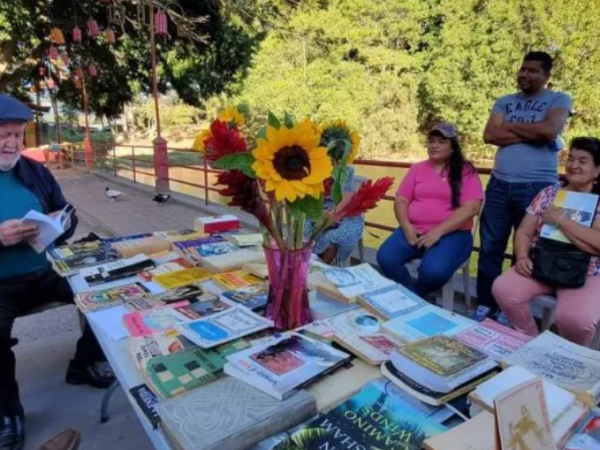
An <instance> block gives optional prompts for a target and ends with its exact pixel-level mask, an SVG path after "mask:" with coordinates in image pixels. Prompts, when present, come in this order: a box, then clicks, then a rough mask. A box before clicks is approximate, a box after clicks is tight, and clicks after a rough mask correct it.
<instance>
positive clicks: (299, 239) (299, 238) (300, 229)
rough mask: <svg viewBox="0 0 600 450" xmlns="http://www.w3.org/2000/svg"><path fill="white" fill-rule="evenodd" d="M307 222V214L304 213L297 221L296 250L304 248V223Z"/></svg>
mask: <svg viewBox="0 0 600 450" xmlns="http://www.w3.org/2000/svg"><path fill="white" fill-rule="evenodd" d="M305 222H306V214H304V213H302V214H301V215H300V218H299V219H298V221H297V222H296V250H300V249H302V244H303V243H304V224H305Z"/></svg>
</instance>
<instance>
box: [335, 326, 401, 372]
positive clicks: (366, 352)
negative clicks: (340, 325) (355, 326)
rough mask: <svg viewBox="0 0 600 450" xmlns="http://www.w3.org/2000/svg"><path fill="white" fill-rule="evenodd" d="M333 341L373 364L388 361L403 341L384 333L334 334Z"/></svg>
mask: <svg viewBox="0 0 600 450" xmlns="http://www.w3.org/2000/svg"><path fill="white" fill-rule="evenodd" d="M333 341H334V342H336V343H337V344H339V345H340V346H341V347H343V348H345V349H346V350H348V351H349V352H350V353H352V354H354V355H356V356H358V357H359V358H360V359H362V360H364V361H366V362H367V363H368V364H371V365H373V366H380V365H381V364H382V363H384V362H385V361H389V359H390V358H391V357H392V354H393V353H394V352H395V351H396V350H397V349H398V347H400V346H401V345H403V342H401V341H398V340H396V339H394V338H393V337H392V336H390V335H386V334H384V333H374V334H367V335H362V336H361V335H357V334H353V333H345V334H334V335H333Z"/></svg>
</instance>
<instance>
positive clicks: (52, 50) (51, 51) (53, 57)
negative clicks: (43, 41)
mask: <svg viewBox="0 0 600 450" xmlns="http://www.w3.org/2000/svg"><path fill="white" fill-rule="evenodd" d="M48 56H49V57H50V59H51V60H52V61H56V60H57V59H58V49H57V48H56V47H55V46H54V45H53V46H51V47H50V49H49V50H48Z"/></svg>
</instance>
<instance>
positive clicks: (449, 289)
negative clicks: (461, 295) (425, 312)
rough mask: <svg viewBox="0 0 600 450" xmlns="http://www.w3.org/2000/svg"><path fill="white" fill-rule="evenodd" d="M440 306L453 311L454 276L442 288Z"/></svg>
mask: <svg viewBox="0 0 600 450" xmlns="http://www.w3.org/2000/svg"><path fill="white" fill-rule="evenodd" d="M442 308H444V309H445V310H448V311H450V312H453V311H454V276H453V277H452V278H450V280H448V282H447V283H446V284H445V285H444V287H443V288H442Z"/></svg>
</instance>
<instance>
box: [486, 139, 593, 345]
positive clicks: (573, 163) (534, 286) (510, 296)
mask: <svg viewBox="0 0 600 450" xmlns="http://www.w3.org/2000/svg"><path fill="white" fill-rule="evenodd" d="M599 176H600V140H598V139H596V138H586V137H582V138H576V139H574V140H573V141H572V142H571V149H570V152H569V159H568V161H567V173H566V177H565V178H566V182H564V183H557V184H556V185H554V186H549V187H547V188H546V189H544V190H542V191H541V192H540V193H539V194H538V196H537V197H536V198H535V199H534V200H533V202H532V203H531V205H530V206H529V208H528V209H527V215H526V216H525V219H524V220H523V222H522V223H521V226H520V227H519V229H518V230H517V233H516V235H515V256H516V257H517V263H516V265H515V266H514V267H512V268H511V269H510V270H509V271H508V272H506V273H504V274H503V275H502V276H501V277H499V278H498V279H497V280H496V282H495V283H494V286H493V289H492V292H493V294H494V297H495V298H496V301H497V302H498V304H499V305H500V307H501V308H502V310H503V311H504V313H505V314H506V315H507V316H508V318H509V319H510V321H511V322H512V324H513V325H514V327H515V329H517V330H519V331H521V332H523V333H526V334H528V335H530V336H536V335H537V334H538V333H539V331H538V329H537V326H536V324H535V322H534V320H533V316H532V314H531V310H530V308H529V303H530V302H531V300H533V299H534V298H535V297H536V296H538V295H542V294H553V295H556V298H557V300H558V304H557V306H556V324H557V325H558V330H559V332H560V334H561V335H562V336H563V337H565V338H566V339H569V340H570V341H572V342H575V343H577V344H581V345H586V344H588V343H589V342H590V341H591V340H592V338H593V336H594V332H595V329H596V324H597V323H598V321H599V320H600V294H599V292H600V276H598V275H600V258H599V256H600V220H597V219H598V217H599V216H600V206H599V207H598V208H597V209H596V214H595V216H594V219H595V220H594V221H593V223H592V226H591V228H589V227H586V226H583V225H580V224H579V223H577V222H576V221H573V220H571V219H570V218H568V217H567V216H566V215H563V212H562V210H561V209H559V208H556V207H555V206H553V204H552V203H553V201H554V198H555V197H556V195H557V193H558V192H559V191H560V190H561V189H564V190H567V191H574V192H585V193H590V192H591V193H594V194H600V178H599ZM545 223H549V224H553V225H555V226H556V227H557V228H558V229H559V230H560V231H562V233H563V234H564V235H565V236H566V237H567V238H568V239H569V240H570V241H571V242H572V243H573V244H575V246H577V247H578V248H579V249H580V250H583V251H584V252H586V253H589V254H591V255H592V258H591V262H590V267H589V271H588V277H587V280H586V282H585V285H584V286H582V287H580V288H576V289H566V288H553V287H551V286H548V285H546V284H544V283H541V282H539V281H537V280H536V279H534V278H532V276H531V274H532V269H533V262H532V261H531V259H530V257H529V252H530V250H531V248H532V247H533V246H534V245H535V241H536V240H537V238H538V236H539V233H540V229H541V227H542V225H543V224H545Z"/></svg>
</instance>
